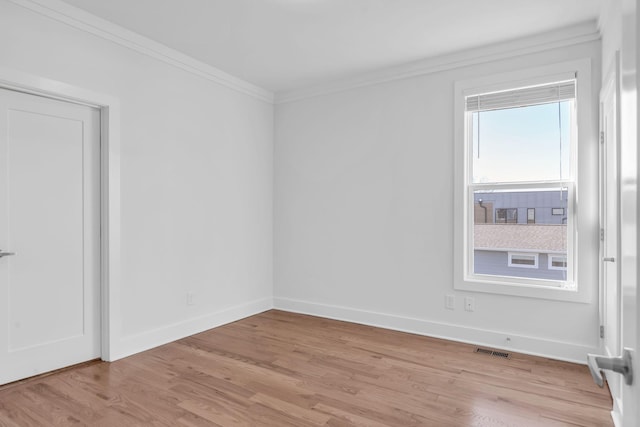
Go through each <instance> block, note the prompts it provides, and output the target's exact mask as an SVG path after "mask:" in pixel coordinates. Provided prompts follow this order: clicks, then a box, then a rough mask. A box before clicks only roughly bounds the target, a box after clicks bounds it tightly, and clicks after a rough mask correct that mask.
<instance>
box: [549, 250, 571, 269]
mask: <svg viewBox="0 0 640 427" xmlns="http://www.w3.org/2000/svg"><path fill="white" fill-rule="evenodd" d="M554 258H562V259H565V260H566V259H567V257H566V256H565V255H554V254H548V255H547V259H548V263H549V265H548V266H547V268H548V269H549V270H566V269H567V267H554V266H553V259H554Z"/></svg>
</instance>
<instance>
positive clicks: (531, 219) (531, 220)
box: [527, 208, 536, 224]
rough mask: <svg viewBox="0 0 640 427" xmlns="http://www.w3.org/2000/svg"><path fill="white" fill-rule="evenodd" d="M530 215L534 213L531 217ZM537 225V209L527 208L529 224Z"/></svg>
mask: <svg viewBox="0 0 640 427" xmlns="http://www.w3.org/2000/svg"><path fill="white" fill-rule="evenodd" d="M530 213H533V215H529V214H530ZM530 217H532V218H530ZM535 223H536V208H527V224H535Z"/></svg>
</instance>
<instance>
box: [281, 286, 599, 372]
mask: <svg viewBox="0 0 640 427" xmlns="http://www.w3.org/2000/svg"><path fill="white" fill-rule="evenodd" d="M273 305H274V308H275V309H278V310H283V311H290V312H293V313H301V314H309V315H312V316H319V317H326V318H329V319H335V320H344V321H347V322H354V323H360V324H363V325H369V326H376V327H380V328H385V329H392V330H396V331H402V332H409V333H413V334H418V335H424V336H429V337H434V338H442V339H446V340H451V341H459V342H463V343H467V344H474V345H479V346H486V347H491V348H498V349H504V350H507V351H515V352H518V353H524V354H529V355H532V356H541V357H546V358H550V359H556V360H563V361H567V362H573V363H579V364H583V365H584V364H586V358H587V353H597V352H599V351H600V349H599V348H597V347H590V346H585V345H580V344H572V343H564V342H559V341H553V340H547V339H542V338H534V337H528V336H524V335H514V334H512V333H509V334H507V333H505V332H500V331H490V330H485V329H478V328H472V327H468V326H461V325H454V324H450V323H443V322H433V321H429V320H424V319H415V318H410V317H402V316H397V315H391V314H385V313H376V312H372V311H366V310H359V309H354V308H349V307H340V306H335V305H326V304H317V303H313V302H308V301H301V300H295V299H290V298H278V297H276V298H274V300H273ZM506 335H508V336H509V337H510V338H511V344H510V345H508V346H507V345H505V337H506Z"/></svg>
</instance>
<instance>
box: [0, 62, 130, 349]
mask: <svg viewBox="0 0 640 427" xmlns="http://www.w3.org/2000/svg"><path fill="white" fill-rule="evenodd" d="M0 87H1V88H4V89H9V90H14V91H18V92H24V93H30V94H33V95H39V96H44V97H47V98H52V99H57V100H62V101H66V102H72V103H75V104H81V105H86V106H90V107H94V108H97V109H99V110H100V319H101V321H100V340H101V349H100V353H101V359H102V360H104V361H114V360H116V359H119V358H120V357H122V356H120V353H121V352H120V349H119V345H118V344H119V342H120V340H121V337H120V334H121V331H122V327H121V326H122V325H121V317H120V312H121V311H120V289H121V288H120V267H121V264H120V260H121V253H120V226H121V218H120V102H119V100H118V98H116V97H113V96H111V95H107V94H102V93H98V92H94V91H91V90H88V89H85V88H82V87H78V86H74V85H70V84H68V83H64V82H60V81H57V80H52V79H48V78H45V77H41V76H36V75H33V74H29V73H25V72H22V71H19V70H14V69H11V68H6V67H0Z"/></svg>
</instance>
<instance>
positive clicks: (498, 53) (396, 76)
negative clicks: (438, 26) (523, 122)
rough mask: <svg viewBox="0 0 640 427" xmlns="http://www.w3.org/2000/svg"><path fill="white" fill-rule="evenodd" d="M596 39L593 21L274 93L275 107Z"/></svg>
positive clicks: (597, 31) (598, 35)
mask: <svg viewBox="0 0 640 427" xmlns="http://www.w3.org/2000/svg"><path fill="white" fill-rule="evenodd" d="M599 39H600V31H599V29H598V25H597V21H595V20H594V21H589V22H584V23H581V24H577V25H573V26H570V27H566V28H563V29H560V30H555V31H550V32H547V33H543V34H538V35H535V36H530V37H524V38H518V39H514V40H511V41H507V42H500V43H495V44H490V45H486V46H483V47H480V48H473V49H466V50H462V51H458V52H454V53H451V54H446V55H441V56H437V57H432V58H426V59H423V60H420V61H416V62H410V63H407V64H403V65H399V66H394V67H389V68H384V69H380V70H377V71H373V72H370V73H365V74H360V75H358V76H354V77H350V78H345V79H341V80H334V81H331V82H328V83H325V84H320V85H317V86H312V87H307V88H302V89H294V90H291V91H283V92H277V93H276V94H275V103H276V104H285V103H289V102H295V101H299V100H303V99H307V98H313V97H317V96H322V95H328V94H331V93H337V92H343V91H347V90H351V89H356V88H359V87H364V86H371V85H376V84H380V83H386V82H391V81H394V80H401V79H407V78H410V77H416V76H421V75H426V74H432V73H438V72H442V71H447V70H452V69H456V68H462V67H467V66H470V65H477V64H482V63H486V62H492V61H497V60H501V59H507V58H513V57H516V56H521V55H526V54H531V53H536V52H542V51H545V50H550V49H556V48H560V47H566V46H572V45H576V44H580V43H586V42H591V41H595V40H599Z"/></svg>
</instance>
